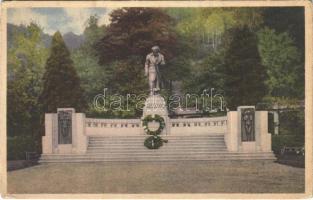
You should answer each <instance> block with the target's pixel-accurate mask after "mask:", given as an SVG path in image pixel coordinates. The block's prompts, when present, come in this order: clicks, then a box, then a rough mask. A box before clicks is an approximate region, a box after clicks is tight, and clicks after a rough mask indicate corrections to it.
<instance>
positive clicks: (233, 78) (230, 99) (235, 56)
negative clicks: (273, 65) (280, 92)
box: [222, 26, 266, 109]
mask: <svg viewBox="0 0 313 200" xmlns="http://www.w3.org/2000/svg"><path fill="white" fill-rule="evenodd" d="M230 35H231V39H230V44H229V48H228V49H227V50H226V52H225V65H224V66H223V68H222V73H223V76H224V79H223V80H224V84H223V85H224V91H225V95H226V101H227V106H228V108H229V109H236V108H237V106H240V105H256V104H257V103H259V102H261V101H262V98H263V97H264V96H265V95H266V85H265V83H264V81H265V79H266V71H265V68H264V66H262V63H261V57H260V55H259V52H258V47H257V37H256V35H255V34H254V33H253V32H251V31H250V30H249V29H248V27H246V26H245V27H243V28H234V29H231V30H230Z"/></svg>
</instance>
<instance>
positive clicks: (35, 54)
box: [7, 23, 48, 136]
mask: <svg viewBox="0 0 313 200" xmlns="http://www.w3.org/2000/svg"><path fill="white" fill-rule="evenodd" d="M11 31H12V32H11V34H10V37H11V40H10V42H9V49H8V92H7V94H8V111H9V112H8V135H9V136H17V135H28V136H31V134H35V133H34V131H33V130H36V129H37V128H36V126H38V123H37V122H38V121H39V112H40V110H39V107H40V106H39V104H38V101H37V98H38V96H39V94H40V91H41V89H42V81H41V78H42V75H43V71H44V65H45V60H46V58H47V56H48V50H47V49H46V48H45V45H44V43H43V42H42V36H43V32H42V29H41V28H40V27H39V26H38V25H37V24H34V23H30V24H29V25H26V26H14V25H11Z"/></svg>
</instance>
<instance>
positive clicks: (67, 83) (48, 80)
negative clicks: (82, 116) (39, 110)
mask: <svg viewBox="0 0 313 200" xmlns="http://www.w3.org/2000/svg"><path fill="white" fill-rule="evenodd" d="M43 84H44V86H43V90H42V93H41V96H40V101H41V103H42V106H43V111H44V112H56V110H57V108H64V107H73V108H75V109H76V111H83V110H84V109H85V108H86V102H85V99H84V96H83V90H82V88H81V86H80V79H79V77H78V75H77V73H76V70H75V68H74V64H73V61H72V60H71V57H70V52H69V50H68V48H67V47H66V45H65V43H64V40H63V38H62V35H61V33H60V32H56V33H55V34H54V35H53V38H52V44H51V51H50V56H49V58H48V60H47V63H46V66H45V73H44V76H43Z"/></svg>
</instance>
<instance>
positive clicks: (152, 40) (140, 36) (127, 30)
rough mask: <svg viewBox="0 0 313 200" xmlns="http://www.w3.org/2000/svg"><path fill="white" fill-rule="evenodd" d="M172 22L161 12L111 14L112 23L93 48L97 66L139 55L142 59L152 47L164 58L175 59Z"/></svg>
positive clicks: (126, 10)
mask: <svg viewBox="0 0 313 200" xmlns="http://www.w3.org/2000/svg"><path fill="white" fill-rule="evenodd" d="M172 27H173V20H172V19H171V18H170V16H168V15H167V14H166V13H164V12H163V11H161V10H160V9H153V8H122V9H118V10H115V11H113V12H112V13H111V24H110V25H109V26H108V28H107V30H106V34H105V35H104V37H103V38H102V39H101V40H100V41H99V42H98V43H97V45H96V48H97V51H98V54H99V57H100V63H101V64H106V63H109V62H112V61H114V60H121V59H126V58H128V57H131V56H139V57H141V58H142V59H144V58H145V56H146V54H147V53H149V52H150V49H151V47H152V46H154V45H159V46H160V47H161V51H162V53H164V54H165V55H166V56H167V59H170V58H172V57H174V56H175V55H176V54H177V53H178V52H177V49H176V34H175V32H174V30H173V28H172Z"/></svg>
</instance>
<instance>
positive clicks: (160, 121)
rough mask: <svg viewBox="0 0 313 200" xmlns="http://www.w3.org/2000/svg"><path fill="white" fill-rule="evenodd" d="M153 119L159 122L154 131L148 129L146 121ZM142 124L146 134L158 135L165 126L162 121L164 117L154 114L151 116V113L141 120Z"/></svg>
mask: <svg viewBox="0 0 313 200" xmlns="http://www.w3.org/2000/svg"><path fill="white" fill-rule="evenodd" d="M153 121H156V122H158V123H159V128H158V129H157V130H155V131H152V130H150V129H149V127H148V123H149V122H153ZM142 125H143V129H144V130H145V132H146V133H147V134H148V135H159V134H161V133H162V131H163V129H164V127H165V121H164V118H163V117H161V116H160V115H154V117H153V116H151V115H147V116H146V117H145V118H144V119H143V120H142Z"/></svg>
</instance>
